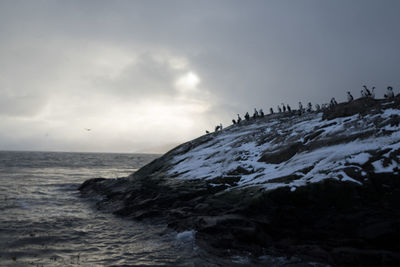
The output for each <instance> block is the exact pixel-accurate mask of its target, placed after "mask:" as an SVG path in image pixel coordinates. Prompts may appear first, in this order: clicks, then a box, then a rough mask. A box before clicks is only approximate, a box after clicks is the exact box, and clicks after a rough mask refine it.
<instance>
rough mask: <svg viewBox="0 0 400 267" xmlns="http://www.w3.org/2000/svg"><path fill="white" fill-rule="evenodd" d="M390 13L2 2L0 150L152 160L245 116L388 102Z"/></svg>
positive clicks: (302, 1) (313, 0) (398, 49)
mask: <svg viewBox="0 0 400 267" xmlns="http://www.w3.org/2000/svg"><path fill="white" fill-rule="evenodd" d="M399 14H400V1H397V0H393V1H390V0H376V1H371V0H352V1H348V0H331V1H327V0H290V1H285V0H276V1H269V0H262V1H257V0H249V1H242V0H237V1H235V0H227V1H224V0H210V1H207V0H197V1H190V0H187V1H185V0H181V1H175V0H163V1H161V0H143V1H133V0H132V1H99V0H96V1H88V0H86V1H80V0H77V1H73V0H68V1H50V0H47V1H41V0H35V1H28V0H26V1H18V0H9V1H6V0H0V150H45V151H92V152H160V153H161V152H165V151H166V150H168V149H170V148H172V147H173V146H175V145H177V144H179V143H182V142H184V141H188V140H190V139H193V138H195V137H198V136H200V135H202V134H203V133H204V131H205V130H206V129H208V130H213V128H214V127H215V125H217V124H219V123H220V122H222V123H223V125H228V124H230V121H231V119H232V118H234V117H236V113H241V114H243V113H245V112H246V111H252V110H253V109H254V107H257V108H263V109H264V110H265V111H267V110H269V108H270V107H274V108H276V105H277V104H280V103H282V102H284V103H288V104H290V105H292V106H294V107H297V102H298V101H303V102H309V101H311V102H312V103H324V102H328V101H329V100H330V98H331V97H336V99H337V100H339V101H344V99H345V93H346V91H348V90H349V91H351V92H353V95H354V96H356V97H358V96H359V91H360V89H361V86H362V85H363V84H366V85H368V86H376V87H377V92H376V94H377V96H378V97H381V96H382V95H383V94H384V91H385V88H386V86H387V85H392V86H393V87H394V88H395V92H396V93H398V92H399V87H400V80H399V79H400V16H399ZM85 128H90V129H91V130H90V131H87V130H85Z"/></svg>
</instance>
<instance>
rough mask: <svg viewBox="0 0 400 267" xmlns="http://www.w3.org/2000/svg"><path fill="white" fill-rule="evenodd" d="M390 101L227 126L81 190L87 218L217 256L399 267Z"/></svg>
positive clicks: (397, 161) (395, 105) (395, 103)
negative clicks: (170, 238)
mask: <svg viewBox="0 0 400 267" xmlns="http://www.w3.org/2000/svg"><path fill="white" fill-rule="evenodd" d="M399 166H400V98H399V97H397V98H396V99H394V100H374V99H369V98H364V99H359V100H356V101H353V102H351V103H342V104H339V105H337V106H336V107H335V108H334V109H331V110H327V111H324V112H323V113H306V114H304V115H302V116H298V115H297V114H296V113H281V114H274V115H269V116H266V117H264V118H259V119H255V120H250V121H246V122H242V123H241V124H240V125H232V126H230V127H228V128H226V129H224V130H223V131H220V132H217V133H211V134H207V135H204V136H201V137H199V138H197V139H195V140H192V141H190V142H187V143H185V144H182V145H180V146H178V147H176V148H175V149H173V150H171V151H169V152H168V153H166V154H165V155H163V156H162V157H160V158H158V159H156V160H154V161H153V162H151V163H150V164H148V165H146V166H144V167H143V168H141V169H140V170H138V171H137V172H135V173H133V174H132V175H130V176H129V177H126V178H119V179H103V178H96V179H91V180H88V181H86V182H84V183H83V184H82V185H81V186H80V187H79V190H80V191H81V193H82V196H84V197H97V198H98V201H97V207H98V208H99V209H102V210H107V211H110V212H113V213H114V214H116V215H120V216H125V217H129V218H132V219H135V220H152V221H160V222H165V223H167V224H168V225H169V226H170V227H171V228H172V229H175V230H176V231H178V232H182V231H187V230H194V231H195V232H196V243H197V245H198V246H200V247H202V248H204V249H205V250H207V251H210V252H211V253H214V254H220V255H225V256H226V255H227V254H232V255H237V254H240V253H243V252H250V253H251V254H252V255H254V256H257V255H265V254H267V255H277V256H285V257H291V256H296V257H299V258H301V259H302V260H304V261H305V262H307V261H310V262H318V263H323V264H330V265H334V266H395V265H397V266H398V264H400V242H399V241H400V174H399V173H400V167H399Z"/></svg>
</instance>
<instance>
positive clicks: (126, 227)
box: [0, 151, 283, 267]
mask: <svg viewBox="0 0 400 267" xmlns="http://www.w3.org/2000/svg"><path fill="white" fill-rule="evenodd" d="M159 156H160V155H151V154H114V153H64V152H16V151H13V152H10V151H0V266H37V267H39V266H247V265H254V266H265V264H266V263H267V262H269V264H267V265H266V266H280V265H281V264H280V263H283V262H280V261H279V259H278V261H277V259H264V260H260V261H258V262H250V261H249V259H248V258H247V257H243V255H240V256H235V257H230V258H223V257H216V256H213V255H210V254H209V253H206V252H205V251H203V250H201V249H200V248H198V247H197V246H196V242H195V232H194V231H191V230H188V231H186V232H182V233H176V232H174V231H173V230H171V229H168V227H167V226H166V225H160V224H156V223H154V224H153V223H148V222H139V221H133V220H130V219H126V218H121V217H117V216H115V215H113V214H110V213H107V212H103V211H100V210H97V209H96V205H95V200H94V199H88V198H82V197H81V196H80V192H79V191H78V190H77V188H78V187H79V185H80V184H82V183H83V182H84V181H85V180H87V179H90V178H97V177H104V178H109V179H114V178H118V177H126V176H128V175H129V174H131V173H133V172H135V171H136V170H137V169H138V168H140V167H142V166H144V165H145V164H147V163H149V162H150V161H152V160H154V159H155V158H157V157H159Z"/></svg>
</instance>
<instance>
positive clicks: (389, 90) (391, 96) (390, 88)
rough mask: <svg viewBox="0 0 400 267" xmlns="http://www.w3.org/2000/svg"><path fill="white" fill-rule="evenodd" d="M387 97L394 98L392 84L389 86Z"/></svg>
mask: <svg viewBox="0 0 400 267" xmlns="http://www.w3.org/2000/svg"><path fill="white" fill-rule="evenodd" d="M385 98H394V93H393V88H392V87H391V86H388V88H387V90H386V94H385Z"/></svg>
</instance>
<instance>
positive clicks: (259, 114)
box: [206, 85, 395, 134]
mask: <svg viewBox="0 0 400 267" xmlns="http://www.w3.org/2000/svg"><path fill="white" fill-rule="evenodd" d="M394 96H395V95H394V92H393V87H391V86H388V87H387V89H386V94H385V95H384V97H385V98H386V99H391V98H394ZM365 97H367V98H375V86H373V87H372V88H371V90H369V89H368V87H367V86H366V85H363V88H362V89H361V98H365ZM353 100H354V97H353V96H352V94H351V93H350V92H349V91H348V92H347V102H351V101H353ZM337 104H338V103H337V102H336V99H335V98H334V97H333V98H332V99H331V101H330V103H329V104H322V105H319V104H316V105H315V108H314V109H313V105H312V104H311V102H308V104H307V107H306V108H304V107H303V104H302V103H301V102H299V109H298V110H297V114H298V115H302V114H303V113H306V112H312V111H316V112H320V111H321V110H326V109H328V108H329V109H332V108H333V107H334V106H336V105H337ZM286 112H289V113H292V108H291V107H290V106H289V105H288V104H286V105H285V104H284V103H282V107H281V106H280V105H278V108H277V113H286ZM269 113H270V115H272V114H274V113H275V112H274V109H273V108H272V107H271V108H270V109H269ZM264 116H265V114H264V111H263V110H262V109H259V110H257V109H256V108H255V109H254V113H253V116H252V117H250V114H249V112H246V114H245V115H244V119H245V120H246V121H249V120H250V119H251V118H253V119H256V118H263V117H264ZM241 122H242V118H241V117H240V115H239V114H237V119H236V120H235V119H233V120H232V123H233V124H240V123H241ZM214 131H215V132H218V131H222V123H220V124H219V125H217V126H215V130H214ZM209 133H210V132H209V131H207V130H206V134H209Z"/></svg>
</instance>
